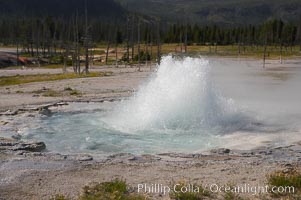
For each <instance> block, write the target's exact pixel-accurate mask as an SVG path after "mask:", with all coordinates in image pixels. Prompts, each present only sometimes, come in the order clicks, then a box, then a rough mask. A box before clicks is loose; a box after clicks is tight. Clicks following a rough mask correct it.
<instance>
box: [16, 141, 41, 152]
mask: <svg viewBox="0 0 301 200" xmlns="http://www.w3.org/2000/svg"><path fill="white" fill-rule="evenodd" d="M45 149H46V145H45V143H44V142H29V143H24V142H21V143H19V144H18V145H16V146H15V148H13V150H14V151H20V150H24V151H30V152H40V151H43V150H45Z"/></svg>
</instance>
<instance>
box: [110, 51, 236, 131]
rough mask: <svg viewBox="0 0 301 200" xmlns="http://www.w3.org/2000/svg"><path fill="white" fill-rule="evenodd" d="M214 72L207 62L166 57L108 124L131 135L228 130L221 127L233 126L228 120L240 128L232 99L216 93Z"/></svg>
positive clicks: (117, 110) (200, 59)
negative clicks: (136, 133)
mask: <svg viewBox="0 0 301 200" xmlns="http://www.w3.org/2000/svg"><path fill="white" fill-rule="evenodd" d="M210 71H211V67H210V63H209V61H208V60H207V59H205V58H201V57H199V58H192V57H186V58H183V59H177V58H174V57H172V56H166V57H163V59H162V62H161V64H160V65H159V66H158V68H157V71H156V73H155V74H154V75H153V76H152V77H151V78H150V80H149V81H148V82H147V83H146V84H145V85H143V86H142V87H140V89H139V90H138V91H137V92H136V93H135V94H134V96H133V97H132V98H131V99H130V100H129V101H126V102H124V103H122V104H121V105H120V106H118V107H117V108H116V109H115V111H114V112H113V113H112V114H111V116H110V117H109V119H108V120H107V123H108V124H109V125H110V126H112V127H113V128H114V129H117V130H119V131H122V132H130V133H134V132H136V131H141V130H149V129H159V130H162V129H168V130H175V129H176V130H197V129H199V130H200V131H201V129H202V130H204V129H220V128H225V129H227V128H229V127H221V126H224V125H227V124H228V125H229V122H226V121H227V120H232V122H230V126H231V127H232V128H233V126H234V125H235V126H237V123H236V122H235V120H237V119H235V117H237V114H238V112H237V108H236V106H235V105H234V103H233V101H232V100H231V99H226V98H224V97H222V96H221V95H220V94H219V93H218V92H217V91H216V89H215V88H214V86H213V83H212V81H211V73H210ZM239 117H240V118H241V116H239ZM233 120H234V121H233ZM239 126H240V125H239Z"/></svg>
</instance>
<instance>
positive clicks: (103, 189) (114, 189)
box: [79, 179, 145, 200]
mask: <svg viewBox="0 0 301 200" xmlns="http://www.w3.org/2000/svg"><path fill="white" fill-rule="evenodd" d="M83 190H84V191H83V194H82V195H81V196H80V198H79V199H80V200H100V199H103V200H144V199H145V198H144V197H142V196H139V195H136V194H130V193H129V192H128V190H127V185H126V182H125V181H122V180H118V179H116V180H114V181H112V182H105V183H99V184H96V185H94V186H92V187H91V186H86V187H84V189H83Z"/></svg>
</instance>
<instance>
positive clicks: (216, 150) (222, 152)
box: [210, 148, 231, 155]
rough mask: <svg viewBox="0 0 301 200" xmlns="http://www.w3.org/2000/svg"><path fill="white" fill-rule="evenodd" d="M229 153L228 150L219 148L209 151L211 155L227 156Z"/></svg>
mask: <svg viewBox="0 0 301 200" xmlns="http://www.w3.org/2000/svg"><path fill="white" fill-rule="evenodd" d="M230 152H231V150H230V149H225V148H220V149H212V150H211V151H210V153H213V154H221V155H223V154H229V153H230Z"/></svg>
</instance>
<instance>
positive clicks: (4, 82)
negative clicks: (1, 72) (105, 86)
mask: <svg viewBox="0 0 301 200" xmlns="http://www.w3.org/2000/svg"><path fill="white" fill-rule="evenodd" d="M110 75H112V72H97V73H96V72H91V73H89V74H88V75H77V74H74V73H68V74H38V75H24V76H21V75H17V76H3V77H0V86H8V85H19V84H25V83H33V82H44V81H57V80H64V79H76V78H91V77H103V76H110Z"/></svg>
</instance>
